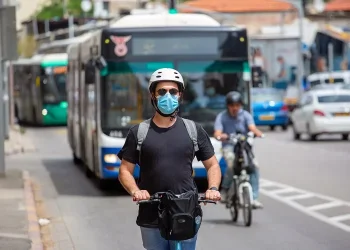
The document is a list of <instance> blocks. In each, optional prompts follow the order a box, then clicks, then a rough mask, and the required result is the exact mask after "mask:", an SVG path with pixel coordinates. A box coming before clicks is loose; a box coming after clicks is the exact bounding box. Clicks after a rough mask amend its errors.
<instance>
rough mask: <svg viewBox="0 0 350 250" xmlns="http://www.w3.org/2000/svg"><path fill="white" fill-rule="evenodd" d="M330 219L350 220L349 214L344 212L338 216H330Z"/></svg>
mask: <svg viewBox="0 0 350 250" xmlns="http://www.w3.org/2000/svg"><path fill="white" fill-rule="evenodd" d="M330 219H331V220H332V221H338V222H339V221H344V220H350V214H344V215H339V216H334V217H331V218H330Z"/></svg>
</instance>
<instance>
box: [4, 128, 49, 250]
mask: <svg viewBox="0 0 350 250" xmlns="http://www.w3.org/2000/svg"><path fill="white" fill-rule="evenodd" d="M21 132H23V131H21V129H20V127H19V126H15V127H12V128H11V130H10V135H9V140H6V141H5V155H6V156H10V155H15V154H20V153H25V152H33V151H35V147H34V145H33V144H32V143H31V141H30V139H29V138H27V137H26V136H24V133H21ZM0 250H43V246H42V242H41V237H40V227H39V224H38V218H37V212H36V208H35V200H34V196H33V189H32V185H31V181H30V179H29V174H28V173H27V172H23V171H21V170H19V169H14V168H9V167H7V168H6V176H5V177H0Z"/></svg>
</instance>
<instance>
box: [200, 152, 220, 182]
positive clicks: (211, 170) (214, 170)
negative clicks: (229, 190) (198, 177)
mask: <svg viewBox="0 0 350 250" xmlns="http://www.w3.org/2000/svg"><path fill="white" fill-rule="evenodd" d="M203 165H204V167H205V169H206V170H207V175H208V188H211V187H216V188H219V186H220V183H221V169H220V166H219V163H218V160H217V159H216V157H215V155H214V156H212V157H211V158H209V159H208V160H206V161H203Z"/></svg>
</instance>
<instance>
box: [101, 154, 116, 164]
mask: <svg viewBox="0 0 350 250" xmlns="http://www.w3.org/2000/svg"><path fill="white" fill-rule="evenodd" d="M103 159H104V161H105V162H106V163H117V162H118V161H119V158H118V156H117V155H115V154H106V155H104V157H103Z"/></svg>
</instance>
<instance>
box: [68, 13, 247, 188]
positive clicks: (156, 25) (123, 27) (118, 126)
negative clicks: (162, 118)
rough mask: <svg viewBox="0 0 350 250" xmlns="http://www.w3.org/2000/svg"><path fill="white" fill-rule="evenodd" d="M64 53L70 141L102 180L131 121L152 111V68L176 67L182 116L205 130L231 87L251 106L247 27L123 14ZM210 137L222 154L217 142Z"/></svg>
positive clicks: (190, 17) (114, 164) (199, 172)
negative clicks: (180, 83)
mask: <svg viewBox="0 0 350 250" xmlns="http://www.w3.org/2000/svg"><path fill="white" fill-rule="evenodd" d="M68 57H69V59H68V61H69V66H68V79H69V83H70V84H69V86H68V88H69V91H68V103H69V111H68V136H69V143H70V146H71V148H72V151H73V156H74V160H75V161H76V162H83V164H84V166H86V173H87V174H88V175H91V174H92V173H93V175H96V176H97V177H98V179H99V180H100V183H101V184H102V183H103V180H105V179H116V178H118V171H119V166H120V159H118V157H117V153H118V152H119V150H120V149H121V148H122V146H123V144H124V141H125V137H126V135H127V133H128V130H129V129H130V127H131V126H133V125H135V124H138V123H140V122H141V121H143V120H145V119H148V118H150V117H151V116H152V115H153V113H154V109H153V107H152V105H151V101H150V95H149V92H148V87H147V86H148V81H149V78H150V76H151V74H152V73H153V72H154V71H155V70H157V69H159V68H163V67H168V68H174V69H177V70H178V71H179V72H181V74H182V75H183V77H184V79H185V81H186V90H185V93H184V100H183V103H182V104H181V107H180V112H181V113H180V115H181V116H182V117H184V118H188V119H191V120H194V121H196V122H198V123H200V124H201V125H202V126H203V127H204V128H205V130H206V131H207V132H208V134H209V135H212V134H213V125H214V121H215V117H216V115H217V114H218V113H219V112H220V111H222V110H224V109H225V107H226V105H225V95H226V94H227V93H228V92H229V91H232V90H237V91H239V92H241V93H242V94H243V96H244V100H245V104H246V108H247V109H250V85H251V83H250V67H249V58H248V37H247V30H246V29H245V28H241V27H223V26H221V25H220V23H218V22H217V21H216V20H214V19H212V18H211V17H209V16H207V15H202V14H168V13H164V14H163V13H162V14H145V15H129V16H125V17H123V18H121V19H119V20H118V21H117V22H116V23H114V24H112V25H111V26H110V27H109V28H104V29H102V30H100V31H96V32H94V33H93V34H91V35H88V36H85V40H82V41H81V42H80V43H77V44H73V45H71V46H70V47H69V48H68ZM212 142H213V145H214V147H215V151H216V154H217V157H218V159H221V158H222V156H221V143H220V142H218V141H216V140H214V139H213V140H212ZM221 164H222V168H225V166H224V161H221ZM193 167H194V171H193V174H194V175H195V177H198V178H206V171H205V168H204V167H203V165H202V163H201V162H197V160H196V159H195V160H194V163H193ZM138 174H139V172H138V168H136V170H135V177H138Z"/></svg>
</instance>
